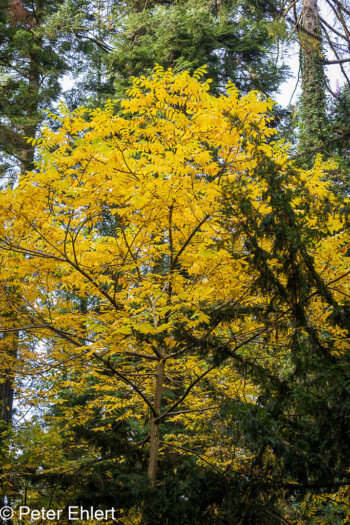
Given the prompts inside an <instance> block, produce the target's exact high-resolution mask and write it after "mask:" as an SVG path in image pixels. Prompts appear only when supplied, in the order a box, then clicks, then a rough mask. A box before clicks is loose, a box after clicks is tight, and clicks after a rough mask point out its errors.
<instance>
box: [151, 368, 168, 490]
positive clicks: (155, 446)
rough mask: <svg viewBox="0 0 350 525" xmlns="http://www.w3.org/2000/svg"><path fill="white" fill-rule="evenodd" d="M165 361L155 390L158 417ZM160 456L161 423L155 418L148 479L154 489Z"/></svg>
mask: <svg viewBox="0 0 350 525" xmlns="http://www.w3.org/2000/svg"><path fill="white" fill-rule="evenodd" d="M164 370H165V361H164V360H163V359H162V360H161V361H159V363H158V366H157V375H156V382H155V388H154V410H155V411H156V413H157V415H160V408H161V402H162V390H163V380H164ZM158 456H159V422H158V421H155V420H154V418H153V420H152V421H151V429H150V453H149V464H148V478H149V480H150V482H151V485H152V486H153V487H154V486H155V484H156V481H157V467H158Z"/></svg>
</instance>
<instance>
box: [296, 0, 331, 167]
mask: <svg viewBox="0 0 350 525" xmlns="http://www.w3.org/2000/svg"><path fill="white" fill-rule="evenodd" d="M302 28H303V29H304V31H301V32H300V34H299V40H300V53H301V80H302V95H301V104H300V112H299V118H300V142H299V150H300V152H301V153H303V154H304V157H305V163H306V165H310V164H311V163H312V160H313V159H314V157H315V154H316V153H317V152H318V151H317V150H318V149H321V148H322V146H323V145H324V142H325V140H326V136H327V130H326V125H327V121H326V96H325V86H326V77H325V72H324V66H323V63H322V40H321V36H320V30H319V15H318V4H317V0H303V10H302Z"/></svg>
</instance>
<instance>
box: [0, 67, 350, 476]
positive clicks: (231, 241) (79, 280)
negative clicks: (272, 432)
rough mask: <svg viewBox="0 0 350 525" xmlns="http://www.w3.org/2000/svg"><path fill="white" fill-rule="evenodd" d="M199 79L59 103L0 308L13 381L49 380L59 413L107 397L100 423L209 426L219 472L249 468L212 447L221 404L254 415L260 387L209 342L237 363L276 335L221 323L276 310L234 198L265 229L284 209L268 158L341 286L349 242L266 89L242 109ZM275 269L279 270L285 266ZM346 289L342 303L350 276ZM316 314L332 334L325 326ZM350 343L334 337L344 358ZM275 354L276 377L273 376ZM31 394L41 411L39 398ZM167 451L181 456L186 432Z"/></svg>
mask: <svg viewBox="0 0 350 525" xmlns="http://www.w3.org/2000/svg"><path fill="white" fill-rule="evenodd" d="M202 74H203V71H199V72H198V73H197V76H196V75H195V76H194V77H191V76H190V75H189V74H188V73H187V72H184V73H181V74H179V75H175V74H174V73H173V72H172V71H166V72H165V71H163V70H162V69H161V68H157V69H155V71H154V74H153V76H152V77H151V78H144V77H141V78H135V79H134V81H133V87H132V88H131V89H130V90H129V92H128V93H127V95H128V96H127V98H126V99H125V100H123V101H121V102H120V103H119V102H115V103H114V102H111V101H109V102H108V104H107V105H106V107H105V108H104V109H95V110H93V111H90V110H86V109H84V108H79V109H77V110H75V111H73V112H72V113H69V112H68V111H67V110H66V109H65V108H63V107H61V116H60V117H59V118H58V119H57V122H58V123H59V127H58V129H57V130H56V131H54V130H51V129H49V128H48V127H46V128H44V129H43V131H42V137H41V139H40V159H39V161H38V163H37V169H35V170H34V171H33V172H31V173H28V174H27V175H25V176H24V177H23V178H22V179H21V180H20V181H19V184H18V186H17V187H16V188H14V189H8V190H6V191H4V192H3V194H2V195H1V200H0V215H1V224H2V226H1V231H0V237H1V262H2V266H1V270H0V281H1V288H2V291H3V297H4V299H3V301H2V303H1V310H2V315H5V314H6V313H8V312H9V311H11V312H12V314H11V315H12V318H11V319H12V321H11V323H12V324H11V323H10V324H11V328H13V329H18V330H21V333H22V334H23V335H22V339H21V343H20V348H19V353H18V360H17V363H14V364H13V368H14V373H17V374H30V373H31V374H33V375H36V376H37V377H38V378H39V377H40V375H41V376H42V381H43V382H44V383H45V384H46V388H47V395H48V396H50V395H52V402H54V398H55V397H54V396H55V395H57V392H59V391H60V389H64V388H67V385H69V388H70V389H72V390H74V389H76V392H77V393H81V392H84V390H85V389H89V391H91V392H94V395H91V396H90V399H89V401H88V404H87V405H86V407H85V408H86V413H87V417H89V414H90V413H91V412H90V411H91V410H92V408H93V407H97V408H99V409H100V410H102V411H104V412H105V413H106V414H113V415H114V416H115V418H116V420H118V419H122V418H127V417H128V418H130V417H131V418H132V417H134V418H136V419H138V420H139V421H143V424H144V425H145V427H147V425H149V421H150V419H152V418H155V417H158V418H160V421H165V420H166V419H167V418H169V417H172V414H173V413H174V416H173V417H174V422H176V423H177V424H178V425H179V429H180V430H181V429H182V428H184V429H186V428H189V429H196V432H197V435H196V436H194V437H193V438H191V439H192V440H193V442H192V445H194V444H195V442H197V443H198V446H200V447H202V449H203V448H207V453H208V455H209V456H211V455H212V457H213V458H214V460H213V461H214V462H215V463H216V464H217V466H218V468H220V461H221V463H222V467H223V468H226V467H227V464H228V463H229V462H230V461H232V458H234V457H235V454H236V455H237V468H238V469H239V468H241V464H242V461H244V458H245V457H247V458H249V457H250V453H249V451H247V450H244V447H242V448H241V450H240V452H239V453H238V452H237V451H236V452H234V451H233V448H234V446H233V445H232V447H231V445H229V440H227V447H228V449H227V450H226V452H225V453H222V459H221V460H220V457H219V456H217V453H218V447H217V446H216V445H215V444H213V443H212V442H211V438H208V437H206V436H207V435H210V431H209V429H210V425H211V423H210V422H213V421H217V419H215V418H217V414H218V400H219V401H220V399H222V398H224V397H227V398H229V399H239V400H241V401H244V402H248V403H254V402H255V400H256V396H257V393H258V389H257V387H255V386H254V385H253V384H251V383H249V382H248V381H245V380H244V381H243V380H242V377H241V376H240V374H239V373H238V372H237V371H236V370H235V362H234V361H231V360H230V358H229V357H227V359H226V360H225V363H224V364H223V365H221V364H220V363H218V364H215V362H214V364H213V361H212V350H211V349H210V348H208V350H207V352H206V353H204V352H203V344H202V343H203V341H205V339H206V338H207V337H209V335H210V336H216V337H217V338H218V339H219V340H221V341H222V342H223V344H225V345H229V346H230V348H231V349H232V352H234V351H237V352H238V354H237V355H240V352H243V353H244V352H247V351H248V352H249V348H250V347H249V344H253V343H254V344H259V334H260V333H262V332H263V331H264V330H265V331H266V327H265V328H264V327H263V325H262V324H261V322H260V321H258V320H257V318H256V317H255V316H254V315H253V313H248V314H247V315H246V316H245V317H244V316H242V315H237V316H235V315H232V316H231V318H227V320H223V321H222V320H221V321H218V322H216V321H215V320H213V319H214V318H215V315H216V313H217V314H219V313H220V311H221V310H222V309H225V308H227V307H228V306H230V307H231V308H232V309H233V310H235V309H236V310H237V311H238V310H239V309H241V310H242V311H243V310H244V308H246V309H248V308H249V307H251V306H252V305H263V304H264V303H265V302H266V300H267V299H266V298H264V297H262V296H258V294H257V292H256V290H254V286H253V284H254V281H255V279H256V277H257V276H256V271H255V270H254V269H252V268H251V267H250V266H249V264H248V262H247V260H246V248H245V238H244V235H243V234H242V233H239V234H238V231H240V228H241V224H242V223H243V222H244V218H242V217H241V216H240V215H239V214H238V211H237V210H238V208H237V210H236V211H235V212H234V213H231V215H230V217H229V219H227V216H226V215H225V211H224V204H223V203H224V200H225V199H224V197H225V194H224V192H223V188H225V187H227V186H228V185H231V186H234V187H235V188H236V194H237V195H239V194H242V195H244V197H245V198H246V199H249V201H250V203H251V209H252V210H253V211H254V213H255V214H256V217H257V218H261V217H264V216H266V215H268V214H269V213H270V211H271V208H270V204H269V201H268V200H267V199H266V198H265V195H266V191H267V190H268V187H267V183H266V180H265V179H263V178H261V177H259V165H260V163H261V161H262V159H265V158H268V159H269V160H270V161H271V162H273V163H274V165H275V166H278V167H279V170H280V175H281V177H285V180H286V191H287V190H288V188H292V189H293V188H295V187H296V186H297V185H298V184H300V187H304V188H305V192H306V194H307V197H305V195H306V194H305V195H304V194H302V195H301V196H296V197H295V200H294V206H295V210H296V211H297V210H299V212H298V213H300V216H304V215H305V214H306V205H305V202H306V201H309V204H310V205H309V212H308V218H307V220H308V221H309V224H310V227H314V226H315V227H319V226H320V225H321V224H322V225H323V228H324V231H325V235H324V238H319V239H318V241H317V243H315V247H314V257H315V259H316V263H317V265H318V269H319V271H320V272H321V273H322V272H327V275H328V278H329V280H331V279H336V278H337V276H338V275H339V272H338V270H339V264H340V263H341V260H342V258H343V254H342V252H341V251H339V244H338V239H337V237H336V236H334V237H333V238H331V237H330V236H329V235H328V232H331V233H334V232H337V234H338V235H342V240H341V244H342V247H344V246H345V245H347V243H348V236H347V234H346V233H340V231H341V230H342V223H341V222H340V220H339V219H337V218H334V217H333V218H331V219H322V217H321V214H322V206H323V202H324V199H325V198H327V199H328V200H329V201H330V202H333V200H334V198H333V197H332V195H331V193H330V191H329V189H328V186H327V183H326V182H325V181H324V180H323V176H324V173H325V171H326V170H327V169H328V166H327V165H323V164H322V163H321V161H320V160H318V161H317V163H316V165H315V167H314V169H313V170H312V171H310V172H301V171H300V170H297V169H296V168H294V167H293V163H292V162H289V161H288V160H287V156H288V148H287V147H286V146H285V145H283V144H282V143H278V142H275V141H273V135H274V133H275V132H274V130H273V129H272V128H271V127H269V121H270V118H269V117H268V112H269V111H270V109H271V108H272V102H271V101H270V100H266V101H263V100H261V99H260V97H259V96H258V94H257V93H250V94H249V95H247V96H245V97H239V95H238V93H237V91H236V89H235V88H234V87H233V86H229V87H228V90H227V92H226V94H223V95H221V96H218V97H215V96H213V95H211V94H210V93H209V83H208V82H200V80H199V78H200V76H201V75H202ZM237 198H238V197H237ZM231 204H232V209H233V210H235V203H234V202H232V203H231ZM236 212H237V213H236ZM259 220H260V219H259ZM228 224H229V226H228ZM270 247H271V241H270V240H268V239H266V241H265V245H264V249H266V250H267V251H268V250H269V249H270ZM270 266H271V268H272V269H273V271H278V262H277V260H273V261H271V262H270ZM337 286H341V289H340V288H338V290H339V295H340V294H341V293H345V292H344V290H345V289H348V280H347V278H346V277H344V278H342V279H341V280H340V281H339V282H338V284H337ZM5 291H6V293H5ZM14 297H15V298H16V300H15V301H14ZM315 305H316V306H315V314H314V318H315V323H316V324H318V325H321V324H323V323H325V322H326V318H327V316H326V315H325V313H324V310H323V309H322V304H321V303H319V304H317V300H316V299H315ZM214 314H215V315H214ZM6 326H7V325H6ZM273 331H274V327H271V333H272V332H273ZM24 334H25V335H24ZM341 335H342V334H340V333H339V331H338V332H337V333H334V336H335V337H336V341H338V339H339V344H338V343H337V344H338V346H339V351H343V350H344V348H345V346H344V342H343V341H342V338H341ZM254 338H255V339H254ZM198 341H199V342H200V343H201V344H200V345H199V343H198ZM281 344H283V340H282V341H281ZM33 345H37V346H38V347H39V348H40V350H39V351H38V352H33V350H32V348H33ZM255 348H256V347H254V352H255ZM254 352H253V354H254V356H255V353H254ZM264 352H265V350H264V349H263V348H262V349H261V354H260V355H264V359H265V363H266V366H275V367H276V363H275V364H274V363H273V359H272V357H271V355H270V354H266V355H265V354H264ZM242 355H243V354H242ZM256 358H257V359H258V358H259V352H257V357H256ZM254 359H255V357H254ZM276 359H278V360H279V359H283V358H280V357H279V356H278V355H277V357H276ZM270 361H271V363H270ZM278 362H280V361H278ZM160 363H163V364H164V363H165V372H164V376H162V378H161V384H158V386H157V381H158V379H159V377H160V376H159V373H158V371H159V366H160ZM269 363H270V364H269ZM277 368H278V365H277ZM202 379H203V381H202ZM158 387H159V388H160V390H161V408H160V410H158V408H157V407H156V405H155V395H156V390H157V388H158ZM41 392H42V391H41ZM26 395H27V396H32V399H34V398H35V391H33V392H31V393H28V391H26ZM65 410H66V415H67V417H71V418H74V417H76V414H75V413H74V410H73V409H72V408H71V407H69V406H67V407H66V408H65ZM188 411H189V412H188ZM83 417H84V416H83V413H79V420H80V421H81V420H82V419H83ZM72 420H74V419H72ZM215 425H216V426H217V423H215ZM216 426H215V427H213V428H215V429H216ZM215 431H217V430H215ZM163 439H164V441H165V442H169V440H170V441H171V440H175V441H171V442H172V443H173V444H176V443H178V444H179V443H180V445H181V443H182V444H183V438H182V437H181V431H179V435H178V437H177V438H175V437H174V436H173V434H171V437H169V436H168V437H167V436H166V435H165V436H163ZM176 439H177V440H178V441H176ZM221 439H222V440H223V441H224V439H225V437H224V436H222V437H221ZM206 442H207V445H205V443H206ZM235 447H236V444H235ZM231 448H232V450H231ZM238 448H239V447H238ZM228 458H230V459H228Z"/></svg>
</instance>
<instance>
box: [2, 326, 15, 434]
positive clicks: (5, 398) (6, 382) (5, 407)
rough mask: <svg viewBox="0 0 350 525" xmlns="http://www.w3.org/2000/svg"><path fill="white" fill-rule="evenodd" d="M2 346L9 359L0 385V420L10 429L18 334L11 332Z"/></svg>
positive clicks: (3, 340)
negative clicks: (14, 362)
mask: <svg viewBox="0 0 350 525" xmlns="http://www.w3.org/2000/svg"><path fill="white" fill-rule="evenodd" d="M2 344H3V345H4V347H5V353H6V356H7V359H8V366H6V363H5V366H4V367H3V368H2V370H3V376H2V381H1V383H0V419H1V420H2V421H3V423H5V425H6V427H9V426H10V425H11V423H12V413H13V390H14V389H13V382H14V373H13V361H14V360H16V358H17V354H18V333H17V332H12V333H11V332H10V333H9V334H5V335H4V336H3V338H2Z"/></svg>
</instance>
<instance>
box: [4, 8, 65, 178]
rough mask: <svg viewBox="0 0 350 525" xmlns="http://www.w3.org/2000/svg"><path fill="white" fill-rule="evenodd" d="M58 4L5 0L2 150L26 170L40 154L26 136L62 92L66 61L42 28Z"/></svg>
mask: <svg viewBox="0 0 350 525" xmlns="http://www.w3.org/2000/svg"><path fill="white" fill-rule="evenodd" d="M56 6H57V4H56ZM56 6H55V3H53V2H51V1H46V0H38V1H36V2H34V3H33V2H27V1H26V0H23V1H22V0H1V2H0V75H1V77H0V78H1V82H0V152H1V157H2V161H3V163H4V162H5V165H6V166H7V167H13V166H16V169H17V170H18V168H20V170H21V172H22V173H23V172H25V171H27V170H28V169H30V168H31V167H32V164H33V160H34V147H33V146H32V145H31V144H28V143H27V141H26V138H25V137H35V134H36V131H37V128H38V125H39V123H40V122H41V121H42V120H43V117H44V115H43V109H48V108H50V106H51V104H52V101H54V100H55V99H56V98H57V96H58V94H59V92H60V85H59V82H58V79H59V77H60V76H62V74H63V72H64V70H65V67H66V66H65V62H64V60H63V57H62V54H58V52H57V50H55V49H54V48H53V46H52V44H51V43H50V41H48V40H47V39H46V38H44V36H43V34H42V27H43V24H44V22H45V17H47V16H49V15H50V14H51V13H52V12H53V11H54V9H55V8H56Z"/></svg>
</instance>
